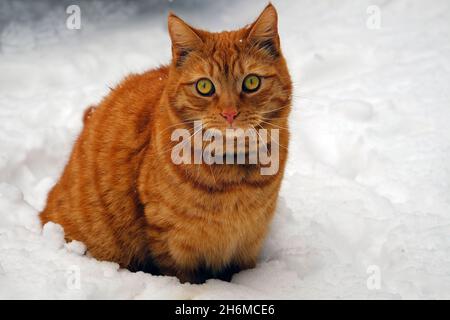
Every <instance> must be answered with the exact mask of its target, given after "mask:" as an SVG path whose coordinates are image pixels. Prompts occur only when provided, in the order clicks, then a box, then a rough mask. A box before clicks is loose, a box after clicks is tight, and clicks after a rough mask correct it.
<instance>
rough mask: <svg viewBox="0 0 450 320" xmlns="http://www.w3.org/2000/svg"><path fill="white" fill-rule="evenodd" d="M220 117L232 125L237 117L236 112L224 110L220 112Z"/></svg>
mask: <svg viewBox="0 0 450 320" xmlns="http://www.w3.org/2000/svg"><path fill="white" fill-rule="evenodd" d="M221 115H222V117H224V118H225V120H227V122H228V123H229V124H232V123H233V120H234V119H235V118H236V117H237V115H238V112H237V111H236V110H225V111H222V113H221Z"/></svg>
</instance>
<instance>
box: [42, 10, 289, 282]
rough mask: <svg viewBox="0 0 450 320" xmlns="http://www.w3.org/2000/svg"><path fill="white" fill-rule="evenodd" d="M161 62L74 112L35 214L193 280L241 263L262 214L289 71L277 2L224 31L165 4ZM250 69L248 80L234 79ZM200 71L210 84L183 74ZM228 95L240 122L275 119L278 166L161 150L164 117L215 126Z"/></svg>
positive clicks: (269, 195) (102, 251)
mask: <svg viewBox="0 0 450 320" xmlns="http://www.w3.org/2000/svg"><path fill="white" fill-rule="evenodd" d="M169 33H170V36H171V40H172V52H173V59H172V63H171V64H170V65H168V66H163V67H160V68H158V69H155V70H150V71H148V72H146V73H144V74H138V75H130V76H128V77H127V78H126V79H125V80H124V81H123V82H122V83H121V84H119V85H118V86H117V87H116V88H115V89H114V90H112V91H111V92H110V94H109V95H108V96H107V97H105V98H104V100H103V101H102V102H101V103H100V104H99V105H98V106H96V107H95V108H93V107H91V108H89V109H88V111H86V113H85V116H84V128H83V130H82V132H81V134H80V136H79V137H78V139H77V141H76V143H75V145H74V147H73V151H72V154H71V157H70V160H69V162H68V164H67V165H66V167H65V169H64V172H63V174H62V176H61V178H60V179H59V181H58V182H57V184H56V185H55V186H54V188H53V189H52V190H51V192H50V193H49V196H48V200H47V205H46V208H45V209H44V211H43V212H42V213H41V214H40V217H41V221H42V223H43V224H45V223H46V222H48V221H53V222H55V223H59V224H61V225H62V226H63V228H64V231H65V235H66V240H67V241H71V240H79V241H82V242H84V243H85V244H86V246H87V248H88V251H89V252H90V254H92V256H94V257H95V258H97V259H99V260H108V261H114V262H117V263H119V264H120V266H121V267H124V268H129V269H130V270H144V271H149V272H152V273H161V274H165V275H174V276H177V277H178V278H179V279H180V280H181V281H183V282H186V281H188V282H193V283H200V282H203V281H205V280H206V279H208V278H211V277H216V278H220V279H225V280H229V279H230V277H231V275H232V274H233V273H234V272H236V271H239V270H242V269H247V268H252V267H253V266H254V265H255V263H256V259H257V256H258V254H259V251H260V248H261V245H262V243H263V240H264V238H265V235H266V233H267V230H268V227H269V224H270V221H271V219H272V216H273V214H274V210H275V206H276V201H277V197H278V191H279V188H280V183H281V180H282V176H283V172H284V167H285V162H286V157H287V148H286V147H287V145H288V130H287V126H288V122H287V117H288V114H289V112H290V104H291V81H290V77H289V73H288V70H287V67H286V63H285V60H284V58H283V56H282V53H281V48H280V43H279V37H278V31H277V13H276V10H275V8H274V7H273V6H272V5H271V4H269V5H268V6H267V7H266V8H265V9H264V11H263V12H262V14H261V15H260V16H259V18H258V19H257V20H256V21H255V22H254V23H253V24H251V25H250V26H248V27H246V28H243V29H240V30H237V31H232V32H220V33H209V32H206V31H202V30H198V29H194V28H192V27H190V26H188V25H187V24H186V23H185V22H184V21H182V20H181V19H180V18H178V17H176V16H175V15H173V14H171V15H169ZM248 74H259V75H261V79H262V82H261V87H260V89H259V90H258V91H257V92H254V93H251V94H246V93H244V92H242V79H243V78H244V77H245V76H246V75H248ZM205 77H206V78H208V79H211V80H212V82H213V83H214V85H215V87H216V93H215V94H214V95H213V96H211V97H203V96H199V95H198V94H197V92H196V91H195V88H194V85H193V83H194V82H195V81H196V80H197V79H199V78H205ZM229 107H233V108H235V109H236V110H237V111H238V112H239V115H238V116H237V117H236V119H235V122H234V123H233V125H234V126H235V127H240V128H248V127H250V126H254V127H255V128H257V129H258V128H260V127H263V128H267V129H280V141H279V144H280V145H281V147H280V152H279V153H280V159H279V161H280V169H279V171H278V173H277V174H275V175H269V176H264V175H261V174H260V171H259V167H260V166H259V165H249V164H247V165H238V164H227V165H220V164H213V165H207V164H189V165H188V164H181V165H175V164H174V163H173V162H172V160H171V157H170V155H171V153H170V149H171V147H172V146H173V145H174V142H171V139H170V136H171V133H172V130H174V129H176V128H186V129H189V130H190V131H191V132H192V130H193V123H192V121H193V120H194V119H196V120H199V119H200V120H202V121H203V123H204V126H205V127H210V128H211V127H214V128H218V129H220V130H223V129H225V128H226V127H227V125H228V123H227V122H226V121H225V119H224V118H223V117H222V116H221V115H220V113H221V111H222V110H224V109H226V108H229Z"/></svg>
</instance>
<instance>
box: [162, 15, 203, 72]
mask: <svg viewBox="0 0 450 320" xmlns="http://www.w3.org/2000/svg"><path fill="white" fill-rule="evenodd" d="M168 25H169V34H170V38H171V40H172V56H173V60H174V61H175V62H176V64H177V66H179V65H181V64H182V63H183V60H184V59H185V58H186V56H187V55H188V54H189V52H191V51H193V50H195V49H198V48H200V47H201V46H202V45H203V40H202V39H201V38H200V36H199V34H198V33H197V32H196V31H195V29H194V28H192V27H191V26H189V25H188V24H187V23H186V22H184V21H183V20H182V19H180V18H179V17H177V16H176V15H174V14H173V13H170V14H169V18H168Z"/></svg>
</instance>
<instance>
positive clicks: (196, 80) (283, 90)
mask: <svg viewBox="0 0 450 320" xmlns="http://www.w3.org/2000/svg"><path fill="white" fill-rule="evenodd" d="M168 24H169V33H170V37H171V40H172V54H173V59H172V65H171V68H170V76H169V81H168V86H167V93H168V99H169V104H170V106H171V108H172V109H173V110H174V114H175V115H176V116H177V118H178V119H177V120H179V121H187V122H188V121H194V120H201V121H202V123H203V127H204V128H216V129H219V130H221V131H222V130H224V129H226V128H230V127H233V128H242V129H250V128H255V129H259V128H260V127H261V126H262V127H268V126H267V122H269V123H272V121H275V120H276V119H283V118H285V117H286V116H287V114H288V112H289V110H288V109H289V108H290V99H291V90H292V89H291V80H290V76H289V73H288V70H287V67H286V63H285V60H284V58H283V55H282V53H281V47H280V39H279V36H278V27H277V12H276V10H275V7H274V6H273V5H272V4H269V5H268V6H267V7H266V8H265V9H264V10H263V12H262V13H261V14H260V16H259V17H258V18H257V19H256V21H255V22H253V23H252V24H251V25H249V26H247V27H245V28H242V29H239V30H236V31H224V32H219V33H212V32H207V31H203V30H198V29H195V28H193V27H191V26H189V25H188V24H187V23H186V22H184V21H183V20H181V19H180V18H179V17H177V16H175V15H173V14H170V15H169V18H168ZM268 128H270V126H269V127H268Z"/></svg>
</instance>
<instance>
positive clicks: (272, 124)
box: [261, 120, 289, 130]
mask: <svg viewBox="0 0 450 320" xmlns="http://www.w3.org/2000/svg"><path fill="white" fill-rule="evenodd" d="M261 122H263V123H267V124H270V125H271V126H274V127H278V128H280V129H284V130H289V129H288V128H285V127H282V126H279V125H277V124H274V123H270V122H267V121H264V120H261Z"/></svg>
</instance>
